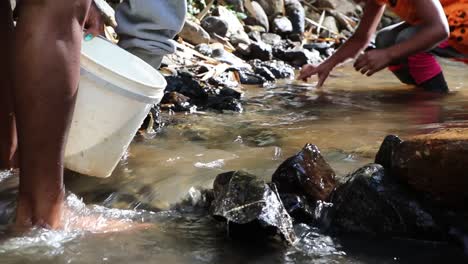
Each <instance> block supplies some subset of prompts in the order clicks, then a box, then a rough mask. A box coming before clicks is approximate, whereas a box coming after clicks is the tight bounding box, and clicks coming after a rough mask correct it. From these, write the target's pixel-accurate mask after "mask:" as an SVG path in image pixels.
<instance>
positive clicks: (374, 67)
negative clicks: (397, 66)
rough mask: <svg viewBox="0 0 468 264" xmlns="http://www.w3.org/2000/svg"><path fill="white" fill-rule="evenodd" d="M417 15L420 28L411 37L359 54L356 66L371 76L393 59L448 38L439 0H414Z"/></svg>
mask: <svg viewBox="0 0 468 264" xmlns="http://www.w3.org/2000/svg"><path fill="white" fill-rule="evenodd" d="M413 1H414V5H415V10H417V13H416V16H417V18H418V19H419V20H420V21H421V22H420V24H418V26H419V27H420V30H419V31H418V32H417V33H416V34H415V35H414V36H413V37H411V38H410V39H408V40H406V41H403V42H401V43H398V44H396V45H394V46H391V47H389V48H386V49H380V50H372V51H369V52H366V53H364V54H363V55H361V56H359V58H358V59H357V60H356V62H355V64H354V67H355V68H356V70H358V71H360V72H361V73H362V74H366V75H367V76H371V75H372V74H374V73H376V72H378V71H380V70H382V69H383V68H385V67H386V66H388V65H389V64H390V63H391V62H392V61H395V60H398V59H400V58H405V57H407V56H409V55H411V54H414V53H418V52H420V51H425V50H429V49H431V48H432V47H434V46H435V45H437V43H439V42H441V41H443V40H444V39H446V38H448V36H449V34H450V31H449V26H448V22H447V19H446V18H445V13H444V9H443V8H442V5H441V4H440V1H439V0H429V1H428V0H413Z"/></svg>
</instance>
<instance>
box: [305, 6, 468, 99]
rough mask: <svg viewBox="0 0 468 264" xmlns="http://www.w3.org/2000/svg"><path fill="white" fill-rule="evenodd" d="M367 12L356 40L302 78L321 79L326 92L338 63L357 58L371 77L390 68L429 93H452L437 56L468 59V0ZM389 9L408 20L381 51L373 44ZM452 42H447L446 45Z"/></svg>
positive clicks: (387, 34)
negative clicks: (328, 81)
mask: <svg viewBox="0 0 468 264" xmlns="http://www.w3.org/2000/svg"><path fill="white" fill-rule="evenodd" d="M356 2H364V4H365V6H364V12H363V16H362V19H361V22H360V24H359V26H358V28H357V29H356V32H355V33H354V35H353V36H352V37H351V38H350V39H349V40H348V41H346V43H345V44H343V46H342V47H341V48H340V49H339V50H338V51H337V52H336V53H335V54H333V55H332V56H331V57H330V58H328V59H327V60H326V61H324V62H323V63H321V64H320V65H318V66H314V65H306V66H304V67H303V69H302V70H301V73H300V75H299V77H298V79H302V80H306V79H307V78H308V77H310V76H312V75H315V74H317V75H318V87H321V86H322V85H323V83H324V82H325V80H326V79H327V77H328V75H329V73H330V72H331V71H332V70H333V68H334V67H335V66H336V65H338V64H339V63H342V62H344V61H345V60H347V59H349V58H355V57H356V56H357V55H359V56H358V57H357V59H356V61H355V63H354V67H355V69H356V70H357V71H359V72H361V73H362V74H364V75H367V76H372V75H373V74H374V73H376V72H378V71H380V70H382V69H384V68H385V67H388V68H389V70H390V71H392V72H393V73H394V74H395V75H396V76H397V77H398V78H399V79H400V80H401V81H402V82H403V83H406V84H413V85H417V86H419V87H422V88H423V89H425V90H427V91H433V92H440V93H446V92H448V87H447V83H446V81H445V78H444V75H443V72H442V69H441V67H440V65H439V63H438V62H437V61H436V59H435V58H434V56H433V55H432V52H437V53H439V54H445V55H448V56H450V57H454V58H456V59H460V60H464V59H466V58H467V56H466V55H463V54H468V32H467V31H468V14H467V13H468V0H440V1H439V0H364V1H356ZM386 6H387V7H389V8H390V9H391V10H392V11H393V12H395V13H396V14H397V15H398V16H400V18H401V19H402V20H403V21H404V22H402V23H400V24H397V25H393V26H390V27H387V28H385V29H383V30H381V31H380V32H379V33H378V34H377V37H376V47H377V48H376V49H373V50H369V51H366V52H363V53H361V52H362V51H363V50H364V49H365V48H366V47H367V46H368V44H369V42H370V41H371V39H372V36H373V34H374V33H375V31H376V29H377V26H378V24H379V22H380V19H381V18H382V15H383V13H384V10H385V7H386ZM447 38H448V41H445V40H446V39H447Z"/></svg>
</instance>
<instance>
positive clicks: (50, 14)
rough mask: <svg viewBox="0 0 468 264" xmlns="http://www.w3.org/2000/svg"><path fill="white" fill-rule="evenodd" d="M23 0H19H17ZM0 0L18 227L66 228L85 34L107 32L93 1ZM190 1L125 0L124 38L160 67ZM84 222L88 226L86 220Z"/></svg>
mask: <svg viewBox="0 0 468 264" xmlns="http://www.w3.org/2000/svg"><path fill="white" fill-rule="evenodd" d="M17 2H19V1H17ZM17 9H18V10H17V11H18V12H17V14H18V19H17V24H16V27H15V26H14V23H13V17H12V11H11V3H10V0H0V34H2V36H3V37H4V40H3V41H1V42H0V58H1V59H2V60H1V62H0V170H1V169H11V168H17V167H19V168H20V186H19V195H18V204H17V214H16V227H17V228H19V229H24V228H29V227H32V226H41V227H47V228H53V229H55V228H60V227H61V223H62V222H61V220H62V219H61V216H62V215H63V211H64V208H63V206H64V203H63V202H64V185H63V154H64V147H65V140H66V138H67V131H68V128H69V126H70V121H71V115H72V111H73V107H74V102H75V97H76V92H77V89H78V81H79V78H80V63H79V62H80V50H81V41H82V38H83V31H85V32H86V36H85V39H89V35H92V36H96V35H99V34H100V33H102V32H103V27H104V24H103V19H102V16H101V13H100V11H99V10H98V8H97V6H96V5H95V4H93V3H92V0H72V1H61V0H42V1H36V0H28V1H21V2H20V5H18V6H17ZM185 12H186V0H176V1H162V0H157V1H141V3H140V2H138V4H135V3H134V2H133V1H128V0H127V1H124V2H123V3H121V4H120V6H119V9H118V10H117V13H116V16H117V20H118V21H119V23H120V24H119V27H118V28H117V32H119V33H120V34H121V37H122V41H121V42H120V43H119V44H120V45H121V46H122V47H123V48H126V49H127V50H129V51H130V52H132V53H134V54H135V55H137V56H139V57H141V58H142V59H143V60H145V61H146V62H148V63H149V64H151V65H152V66H153V67H155V68H158V67H159V65H160V63H161V60H162V57H163V56H164V55H165V54H169V53H172V52H174V51H175V46H174V44H173V43H172V42H171V39H172V38H173V37H174V36H175V35H176V34H177V33H178V32H179V31H180V29H181V28H182V26H183V23H184V21H185ZM82 228H86V227H85V226H82Z"/></svg>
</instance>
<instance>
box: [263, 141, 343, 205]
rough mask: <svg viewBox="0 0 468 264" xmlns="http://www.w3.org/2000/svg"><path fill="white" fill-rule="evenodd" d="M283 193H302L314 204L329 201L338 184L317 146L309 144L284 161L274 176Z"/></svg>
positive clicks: (274, 181) (273, 178)
mask: <svg viewBox="0 0 468 264" xmlns="http://www.w3.org/2000/svg"><path fill="white" fill-rule="evenodd" d="M272 181H273V183H275V184H276V186H278V190H279V192H280V193H281V194H285V193H291V194H297V195H301V196H304V197H306V198H307V200H308V201H309V202H310V203H311V204H314V203H315V202H316V201H318V200H322V201H328V200H329V198H330V194H331V192H332V191H333V190H334V188H335V185H336V180H335V172H334V171H333V169H332V168H331V167H330V165H328V163H327V162H326V161H325V159H324V158H323V156H322V154H321V153H320V150H319V149H318V148H317V146H315V145H312V144H307V145H306V146H305V147H304V148H303V149H302V150H301V151H300V152H299V153H297V154H296V155H294V156H292V157H290V158H289V159H287V160H286V161H285V162H283V163H282V164H281V165H280V166H279V168H278V169H277V170H276V172H275V173H274V174H273V177H272Z"/></svg>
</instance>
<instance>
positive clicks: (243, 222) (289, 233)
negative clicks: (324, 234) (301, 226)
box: [212, 171, 296, 243]
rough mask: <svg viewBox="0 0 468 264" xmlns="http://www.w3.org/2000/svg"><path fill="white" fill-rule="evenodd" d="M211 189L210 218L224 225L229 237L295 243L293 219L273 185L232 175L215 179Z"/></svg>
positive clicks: (237, 174)
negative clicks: (278, 236)
mask: <svg viewBox="0 0 468 264" xmlns="http://www.w3.org/2000/svg"><path fill="white" fill-rule="evenodd" d="M213 189H214V201H213V204H212V211H213V216H214V217H215V218H216V219H218V220H221V221H224V222H226V224H227V225H228V227H227V230H228V232H229V235H230V236H231V237H233V238H244V239H248V240H257V239H259V238H263V237H265V236H266V237H268V236H271V235H275V234H281V235H282V237H283V238H284V239H285V240H286V241H287V242H289V243H293V242H294V241H295V240H296V238H295V234H294V229H293V225H292V219H291V217H290V216H289V215H288V213H287V212H286V210H285V209H284V206H283V203H282V202H281V199H280V197H279V194H278V192H277V190H276V188H275V186H274V185H272V184H267V183H266V182H265V181H263V180H261V179H259V178H258V177H256V176H255V175H251V174H248V173H246V172H242V171H233V172H226V173H223V174H220V175H218V176H217V177H216V179H215V181H214V184H213Z"/></svg>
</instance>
